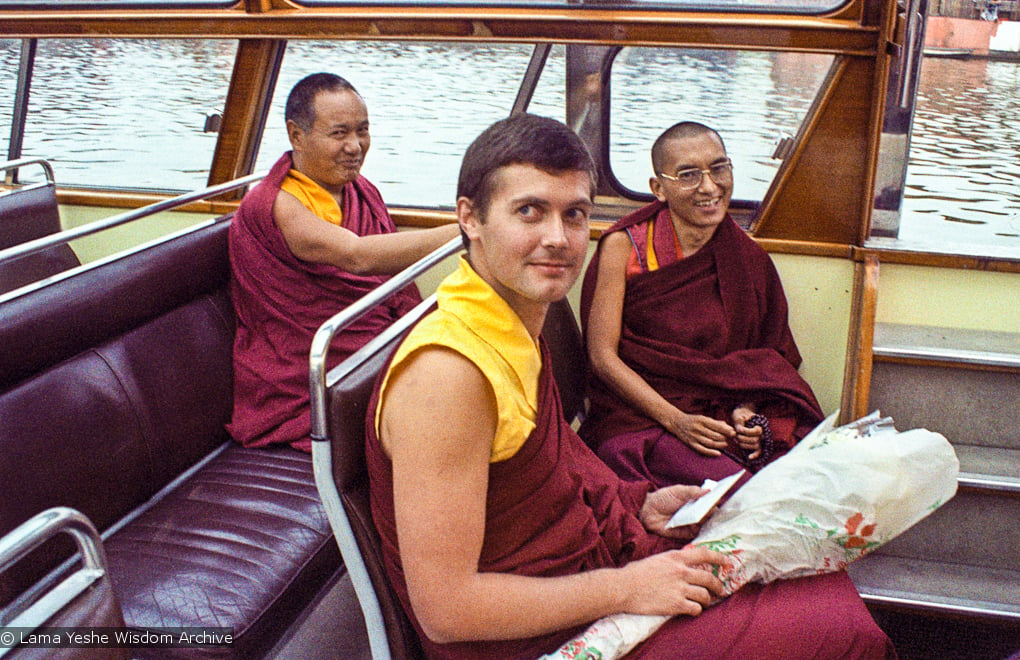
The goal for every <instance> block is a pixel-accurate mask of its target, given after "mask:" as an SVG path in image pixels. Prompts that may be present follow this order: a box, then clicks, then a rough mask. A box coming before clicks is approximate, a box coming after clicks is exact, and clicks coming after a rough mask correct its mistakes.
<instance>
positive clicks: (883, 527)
mask: <svg viewBox="0 0 1020 660" xmlns="http://www.w3.org/2000/svg"><path fill="white" fill-rule="evenodd" d="M834 419H835V414H833V415H832V416H831V417H829V418H828V419H827V420H825V421H824V422H823V423H822V424H821V425H819V426H818V427H817V428H816V429H815V430H813V431H812V432H811V433H810V434H809V435H808V436H807V437H805V438H804V439H803V440H802V441H801V442H800V443H799V444H798V445H797V446H796V447H795V448H794V449H793V450H792V451H790V453H788V454H787V455H786V456H784V457H782V458H780V459H779V460H776V461H775V462H773V463H771V464H769V465H768V466H767V467H765V468H763V469H762V470H761V471H760V472H758V473H757V474H756V475H755V476H754V477H752V478H751V479H750V480H749V481H748V482H747V483H746V484H744V486H743V487H742V488H741V489H740V490H739V491H737V493H736V494H734V495H733V496H732V497H731V498H730V499H729V500H728V501H727V502H726V503H725V504H724V505H723V506H722V507H721V508H720V509H719V511H718V512H716V513H715V514H714V515H713V516H712V517H711V518H710V519H709V521H708V522H707V523H706V524H705V525H704V526H703V527H702V529H701V532H700V533H699V534H698V536H697V537H696V538H695V539H694V540H693V541H692V542H691V543H692V544H693V545H701V546H705V547H708V548H711V549H712V550H716V551H718V552H721V553H723V554H726V555H728V556H729V557H730V559H731V561H732V564H731V565H730V567H728V568H727V569H725V570H722V571H720V573H719V578H720V579H721V580H722V581H723V584H724V586H725V589H726V593H727V595H729V594H733V593H734V592H736V591H737V590H738V589H740V588H741V587H742V586H744V585H745V584H747V583H749V582H771V581H773V580H779V579H789V578H796V577H802V576H806V575H814V574H818V573H827V572H832V571H841V570H844V569H846V567H847V566H848V565H849V564H850V562H853V561H856V560H858V559H860V558H861V557H863V556H865V555H867V554H868V553H870V552H872V551H873V550H874V549H875V548H878V547H879V546H881V545H882V544H884V543H886V542H888V541H890V540H892V539H893V538H895V537H896V536H898V535H899V534H901V533H903V532H904V531H906V530H907V529H908V528H910V527H911V526H913V525H914V524H916V523H917V522H918V521H920V520H921V519H922V518H924V517H925V516H927V515H928V514H930V513H931V512H932V511H934V510H935V509H937V508H938V507H940V506H942V505H943V504H945V503H946V502H947V501H949V500H950V499H951V498H952V497H953V496H954V495H955V494H956V481H957V476H958V474H959V469H960V465H959V461H958V460H957V458H956V453H955V452H954V451H953V448H952V446H951V445H950V444H949V442H948V441H947V440H946V439H945V438H944V437H943V436H941V435H940V434H938V433H934V432H932V431H928V430H926V429H912V430H909V431H905V432H902V433H900V432H898V431H896V429H895V428H894V427H893V426H892V420H890V419H888V418H885V419H880V418H879V417H878V415H877V414H874V413H873V414H872V415H869V416H868V417H866V418H863V419H862V420H858V421H857V422H854V423H852V424H848V425H846V426H842V427H839V428H833V420H834ZM666 620H667V617H649V616H638V615H630V614H618V615H614V616H611V617H606V618H604V619H600V620H599V621H597V622H595V623H594V624H592V626H591V627H589V628H588V629H587V630H586V631H585V632H584V633H583V634H582V635H580V636H579V637H577V638H575V639H573V640H571V641H570V642H568V643H567V644H565V645H564V646H562V647H561V648H560V649H559V650H558V651H557V652H556V653H555V654H552V655H548V656H545V658H548V659H552V658H556V659H559V660H568V659H570V660H572V659H574V658H582V659H586V660H587V659H597V660H610V659H612V658H619V657H622V656H623V655H625V654H626V653H627V652H628V651H630V650H631V649H633V648H634V647H635V646H637V644H639V643H640V642H641V641H642V640H644V639H646V638H647V637H648V636H650V635H651V634H652V633H654V632H655V631H656V630H657V629H658V628H659V627H660V626H661V625H662V624H663V623H664V622H665V621H666Z"/></svg>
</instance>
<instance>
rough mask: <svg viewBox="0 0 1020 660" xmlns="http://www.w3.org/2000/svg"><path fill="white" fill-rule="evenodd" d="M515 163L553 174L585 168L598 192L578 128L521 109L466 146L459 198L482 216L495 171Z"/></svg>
mask: <svg viewBox="0 0 1020 660" xmlns="http://www.w3.org/2000/svg"><path fill="white" fill-rule="evenodd" d="M517 164H521V165H534V166H535V167H537V168H538V169H540V170H543V171H545V172H549V173H552V174H559V173H561V172H572V171H582V172H587V173H588V176H589V177H590V178H591V192H592V194H593V195H594V193H595V186H596V184H597V181H598V178H597V176H598V175H597V171H596V169H595V161H594V160H593V159H592V157H591V153H590V152H589V151H588V147H586V146H585V144H584V142H583V141H582V140H581V138H579V137H578V136H577V133H574V131H572V130H570V129H569V128H567V126H566V124H564V123H562V122H559V121H556V120H555V119H550V118H549V117H540V116H538V115H532V114H527V113H520V114H516V115H513V116H511V117H508V118H506V119H501V120H500V121H497V122H496V123H495V124H493V125H492V126H489V127H488V128H487V129H485V130H484V131H482V134H481V135H479V136H478V137H477V138H475V141H474V142H472V143H471V146H469V147H468V148H467V151H466V152H465V153H464V160H463V161H462V162H461V166H460V176H459V177H458V178H457V198H458V199H460V198H461V197H467V198H468V199H470V200H471V203H472V205H473V206H474V207H475V209H476V211H477V212H478V214H479V217H480V219H481V220H482V221H484V220H485V215H486V213H487V212H488V208H489V202H490V200H491V197H492V192H493V191H492V188H493V175H494V174H495V172H496V170H498V169H499V168H501V167H506V166H507V165H517Z"/></svg>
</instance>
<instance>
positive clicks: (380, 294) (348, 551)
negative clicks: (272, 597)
mask: <svg viewBox="0 0 1020 660" xmlns="http://www.w3.org/2000/svg"><path fill="white" fill-rule="evenodd" d="M461 249H463V243H462V241H461V239H460V238H459V237H458V238H455V239H451V240H450V241H449V242H448V243H446V244H445V245H443V246H441V247H440V248H438V249H436V250H434V251H433V252H432V253H430V254H428V255H426V256H425V257H423V258H422V259H419V260H418V261H417V262H415V263H414V264H412V265H410V266H408V267H407V268H405V269H404V270H402V271H401V272H400V273H398V274H396V275H394V276H393V277H391V278H390V279H389V280H387V281H386V282H384V283H383V284H381V285H380V286H378V287H377V288H375V289H373V290H372V291H371V292H369V293H368V294H367V295H365V296H364V297H362V298H360V299H359V300H358V301H356V302H355V303H353V304H351V305H349V306H348V307H346V308H345V309H343V310H342V311H340V312H339V313H337V314H335V315H334V316H333V317H331V318H330V319H328V320H327V321H326V322H325V323H323V324H322V325H321V326H320V327H319V329H318V331H317V332H316V333H315V336H314V337H313V338H312V345H311V350H310V351H309V388H310V396H311V417H312V440H313V442H312V472H313V474H314V476H315V486H316V489H317V490H318V491H319V498H320V499H321V501H322V506H323V509H325V511H326V517H327V518H328V519H329V524H330V527H332V528H333V536H334V537H335V539H336V542H337V545H338V546H339V548H340V553H341V555H342V556H343V560H344V565H345V566H346V568H347V573H348V575H349V576H350V578H351V584H352V585H353V586H354V591H355V593H356V594H357V596H358V604H359V605H360V606H361V613H362V615H363V616H364V618H365V627H366V630H367V632H368V643H369V647H370V649H371V653H372V658H373V660H391V654H390V648H389V641H388V635H387V631H386V623H385V619H384V617H383V615H382V608H381V606H380V604H379V598H378V597H377V595H376V593H375V589H374V587H373V586H372V579H371V577H370V576H369V573H368V567H367V566H366V565H365V560H364V558H363V557H362V554H361V549H360V548H359V547H358V543H357V539H356V538H355V535H354V530H353V528H352V527H351V522H350V519H349V518H348V517H347V512H346V511H345V509H344V506H343V503H342V502H341V501H340V493H339V492H338V490H337V485H336V481H335V480H334V476H333V448H332V446H331V443H330V441H329V437H328V434H327V420H326V388H327V386H328V383H327V377H328V378H329V379H330V380H333V381H334V382H336V381H337V380H339V379H340V378H342V377H343V376H344V375H345V374H347V373H350V372H351V371H352V370H354V369H356V368H357V367H358V366H360V365H361V364H362V363H363V362H365V360H367V359H369V358H371V357H372V356H373V355H375V353H376V351H377V350H378V349H379V348H381V347H382V346H385V345H386V344H387V343H389V342H390V341H392V340H393V339H394V338H395V337H396V336H398V335H399V334H400V333H402V332H404V331H406V330H407V328H408V327H410V326H411V324H413V323H414V321H415V320H416V319H418V318H420V317H421V316H422V315H423V314H424V313H425V312H426V311H427V310H428V308H429V307H430V306H431V305H432V304H433V303H434V301H435V297H436V296H435V294H432V295H431V296H429V297H428V298H427V299H425V300H423V301H422V302H420V303H418V305H416V306H415V307H414V309H412V310H411V311H410V312H409V313H407V314H405V315H404V316H402V317H400V318H399V319H397V320H396V321H395V322H394V323H393V324H392V325H390V326H389V327H387V328H386V329H385V330H383V331H382V332H381V333H379V334H378V335H377V336H375V337H373V338H372V339H371V340H370V341H369V342H368V343H367V344H365V345H364V346H362V347H361V348H360V349H358V350H357V351H355V353H354V354H353V355H351V356H350V357H348V358H347V359H346V360H344V361H343V362H341V363H340V364H339V365H337V367H336V368H335V369H333V371H331V372H329V374H327V373H326V357H327V355H328V354H329V347H330V344H331V343H332V341H333V337H334V336H335V335H336V333H337V332H339V331H340V330H342V329H343V328H345V327H347V326H348V325H350V324H351V323H352V322H354V321H355V320H357V319H358V318H360V317H361V316H363V315H364V314H365V313H367V312H368V311H369V310H371V309H373V308H375V307H376V306H377V305H378V304H379V303H380V302H382V301H383V300H385V299H386V298H388V297H389V296H392V295H393V294H394V293H396V292H397V291H399V290H401V289H403V288H404V287H405V286H407V285H408V284H410V283H411V281H412V280H414V278H416V277H418V275H420V274H422V273H424V272H425V271H427V270H429V269H430V268H432V267H433V266H435V265H436V264H438V263H439V262H440V261H442V260H443V259H445V258H446V257H449V256H451V255H453V254H454V253H456V252H457V251H459V250H461Z"/></svg>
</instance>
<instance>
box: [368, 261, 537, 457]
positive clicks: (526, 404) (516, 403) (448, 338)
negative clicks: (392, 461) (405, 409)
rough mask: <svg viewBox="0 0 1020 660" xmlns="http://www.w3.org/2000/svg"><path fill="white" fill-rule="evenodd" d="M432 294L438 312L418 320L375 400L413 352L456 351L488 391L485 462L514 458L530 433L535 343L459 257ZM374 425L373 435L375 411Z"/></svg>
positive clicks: (534, 402)
mask: <svg viewBox="0 0 1020 660" xmlns="http://www.w3.org/2000/svg"><path fill="white" fill-rule="evenodd" d="M436 294H437V295H436V297H437V300H438V304H439V308H438V309H437V310H435V311H433V312H432V313H431V314H429V315H428V316H426V317H425V318H424V319H422V320H421V321H420V322H419V323H418V324H417V325H416V326H415V327H414V328H413V329H412V330H411V333H410V334H409V335H408V336H407V337H406V338H405V339H404V342H403V343H402V344H401V345H400V347H399V348H398V349H397V352H396V355H394V357H393V361H392V362H391V364H390V369H389V371H388V372H387V374H386V376H385V378H384V380H383V384H382V388H381V391H380V397H379V398H380V401H381V400H382V396H383V395H384V394H385V392H386V386H387V385H388V384H389V380H390V378H392V377H393V374H395V373H399V372H400V369H402V368H403V367H404V366H405V365H406V364H407V359H408V358H409V357H410V356H411V355H412V354H413V353H414V352H415V351H417V350H419V349H421V348H424V347H426V346H443V347H446V348H450V349H452V350H454V351H457V352H458V353H460V354H461V355H463V356H464V357H466V358H467V359H469V360H471V362H473V363H474V364H475V366H477V367H478V368H479V369H480V370H481V372H482V374H484V376H485V378H486V379H487V380H488V381H489V384H490V385H491V386H492V390H493V393H494V395H495V400H496V406H497V409H498V410H497V413H498V415H497V423H496V436H495V438H494V440H493V443H492V451H491V453H490V455H489V462H490V463H497V462H499V461H504V460H506V459H508V458H510V457H511V456H513V455H514V454H516V453H517V450H519V449H520V448H521V446H523V445H524V442H525V440H527V439H528V436H529V435H531V432H532V431H533V430H534V429H535V420H536V418H537V414H538V375H539V372H540V371H541V370H542V356H541V353H540V352H539V349H538V343H537V342H536V341H535V340H534V339H532V337H531V335H530V334H529V333H528V330H527V328H525V327H524V324H523V323H522V322H521V319H520V318H519V317H518V316H517V314H516V312H514V311H513V310H512V309H511V308H510V306H509V305H507V303H506V301H505V300H503V299H502V298H501V297H500V296H499V294H497V293H496V292H495V291H493V289H492V287H490V286H489V285H488V284H487V283H486V282H485V280H483V279H482V278H481V277H479V276H478V274H477V273H475V271H474V269H472V268H471V265H470V264H469V263H468V262H467V259H466V258H465V257H464V256H461V258H460V264H459V267H458V269H457V270H456V271H455V272H453V273H451V274H450V275H449V276H447V277H446V279H444V280H443V282H442V283H441V284H440V285H439V288H438V290H437V292H436ZM450 396H451V397H456V396H457V393H456V392H451V393H450ZM375 425H376V432H377V433H378V431H379V410H378V408H377V409H376V417H375Z"/></svg>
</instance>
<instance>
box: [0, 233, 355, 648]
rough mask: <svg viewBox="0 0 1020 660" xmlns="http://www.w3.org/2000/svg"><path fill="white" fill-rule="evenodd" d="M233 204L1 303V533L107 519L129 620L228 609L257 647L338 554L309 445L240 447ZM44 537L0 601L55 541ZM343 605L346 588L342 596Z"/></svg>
mask: <svg viewBox="0 0 1020 660" xmlns="http://www.w3.org/2000/svg"><path fill="white" fill-rule="evenodd" d="M228 225H229V221H228V219H224V220H223V221H220V222H217V223H215V224H212V225H210V226H207V227H204V228H202V229H200V230H198V231H196V232H194V233H191V234H188V235H186V236H183V237H179V238H176V239H174V240H172V241H170V242H168V243H165V244H161V245H159V246H156V247H152V248H149V249H146V250H144V251H142V252H141V253H137V254H135V255H132V256H129V257H126V258H124V259H120V260H118V261H115V262H113V263H109V264H104V265H101V266H99V267H98V268H95V269H91V270H86V271H84V272H82V273H80V274H77V275H75V276H74V277H72V278H70V279H68V280H66V281H64V282H61V283H59V284H57V285H51V286H48V287H44V288H42V289H39V290H36V291H33V292H31V293H29V294H26V295H24V296H21V297H19V298H15V299H13V300H11V301H8V302H7V303H5V304H4V305H3V306H2V307H0V345H2V346H3V347H4V349H3V351H0V419H2V420H3V423H2V424H0V501H2V502H4V506H2V507H0V535H2V534H5V533H6V532H7V531H9V530H10V529H12V528H13V527H15V526H17V525H18V524H20V523H21V522H23V521H24V520H26V519H28V518H29V517H31V516H32V515H34V514H35V513H38V512H39V511H42V510H44V509H46V508H49V507H51V506H70V507H73V508H76V509H78V510H80V511H81V512H83V513H84V514H85V515H86V516H88V517H89V518H90V519H91V520H92V521H93V523H94V524H95V525H96V527H97V528H99V529H100V531H102V532H103V536H104V545H105V547H106V552H107V557H108V561H109V568H110V574H111V577H112V581H113V587H114V590H115V592H116V595H117V598H118V600H119V601H120V603H121V606H122V608H123V614H124V620H125V622H126V624H127V625H128V626H132V627H136V628H140V629H144V628H146V627H147V626H157V627H162V626H202V627H207V626H216V627H219V626H224V627H229V628H232V629H233V632H234V639H235V643H234V644H233V646H230V647H207V648H201V649H172V650H167V649H157V650H139V651H138V652H136V654H135V656H136V657H146V654H147V653H153V654H154V655H155V656H158V657H171V656H175V655H181V656H187V657H236V658H250V657H255V656H258V655H259V654H260V653H261V652H264V651H265V650H266V649H268V648H269V647H271V646H272V645H273V644H274V643H275V642H276V641H277V640H278V639H279V638H280V637H281V636H282V635H283V634H284V632H285V631H286V630H287V628H288V627H289V626H290V625H292V624H293V623H294V622H295V621H296V620H297V619H298V617H299V615H300V614H301V612H302V610H303V609H304V608H305V607H306V606H308V605H309V603H310V602H311V601H312V600H313V598H314V597H315V595H316V594H317V592H318V590H319V589H320V588H321V587H322V586H323V585H324V584H325V583H326V582H327V581H328V579H329V578H330V576H332V575H334V574H336V573H337V572H338V571H341V570H342V566H341V563H340V559H339V553H338V551H337V548H336V544H335V543H334V542H333V539H332V534H331V532H330V529H329V525H328V521H327V520H326V517H325V514H324V512H323V509H322V506H321V504H320V502H319V499H318V495H317V493H316V489H315V482H314V478H313V475H312V469H311V457H310V456H308V455H307V454H302V453H300V452H297V451H295V450H292V449H290V448H280V449H269V450H247V449H244V448H242V447H241V446H240V445H237V444H235V443H233V441H231V440H230V439H229V437H228V435H227V434H226V431H225V430H224V424H225V423H226V422H227V421H228V420H229V417H230V411H231V402H232V365H231V351H232V342H233V331H234V325H233V323H234V322H233V311H232V308H231V305H230V300H229V297H228V295H227V293H226V286H227V281H228V278H229V264H228V260H227V227H228ZM69 552H70V544H67V545H60V544H58V543H54V544H50V545H47V546H44V547H43V548H42V549H41V550H40V551H39V552H37V553H36V554H35V555H33V557H31V558H30V559H29V560H26V562H22V563H23V564H25V565H24V566H21V565H19V566H18V567H16V571H15V573H14V577H13V578H8V577H7V576H6V574H5V576H4V578H3V579H4V582H0V603H2V602H6V601H7V600H9V599H10V597H11V596H12V595H14V594H16V593H18V592H19V591H20V590H21V589H23V588H24V587H25V586H27V585H28V584H30V583H32V582H33V581H35V580H37V579H38V578H39V577H40V576H41V575H43V574H44V573H45V572H46V571H47V570H49V569H51V568H52V567H53V566H55V565H56V564H57V563H58V562H59V561H60V560H61V559H62V558H64V557H66V556H68V554H69ZM352 605H353V604H352Z"/></svg>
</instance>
